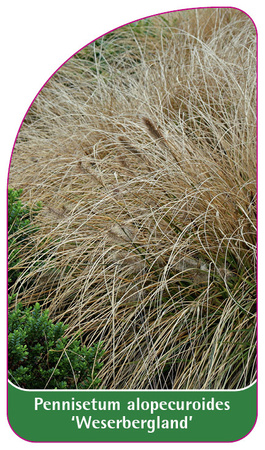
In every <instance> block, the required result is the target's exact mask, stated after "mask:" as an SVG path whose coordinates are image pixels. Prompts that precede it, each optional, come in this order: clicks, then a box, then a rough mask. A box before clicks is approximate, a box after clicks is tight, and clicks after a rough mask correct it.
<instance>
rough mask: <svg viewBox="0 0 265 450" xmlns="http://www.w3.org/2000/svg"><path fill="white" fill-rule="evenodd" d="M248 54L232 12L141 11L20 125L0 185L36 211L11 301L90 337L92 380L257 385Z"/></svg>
mask: <svg viewBox="0 0 265 450" xmlns="http://www.w3.org/2000/svg"><path fill="white" fill-rule="evenodd" d="M255 52H256V34H255V28H254V25H253V23H252V22H251V20H250V19H249V18H248V17H247V16H246V15H244V14H243V13H242V12H240V11H237V10H235V9H232V8H221V9H201V10H191V11H182V12H175V13H170V14H165V15H163V16H157V17H154V18H151V19H146V20H145V21H140V22H138V23H136V24H132V25H128V26H126V27H123V28H121V29H118V30H116V31H114V32H112V33H111V34H110V35H108V36H106V37H103V38H101V39H100V40H98V41H97V42H96V43H93V44H90V45H89V46H88V47H86V48H85V49H84V50H82V51H81V52H80V53H79V54H77V55H76V56H75V57H73V58H71V60H69V61H68V62H67V63H66V64H65V65H64V66H63V67H62V68H61V69H60V70H59V71H58V72H57V73H56V74H55V75H54V76H53V77H52V78H51V79H50V81H49V82H48V83H47V84H46V85H45V87H44V88H43V89H42V91H41V93H40V94H39V95H38V97H37V98H36V100H35V102H34V103H33V105H32V107H31V110H30V112H29V114H28V116H27V117H26V119H25V121H24V123H23V126H22V129H21V131H20V134H19V137H18V140H17V143H16V146H15V150H14V154H13V158H12V164H11V172H10V181H9V186H10V187H13V188H16V189H17V188H22V189H23V200H24V202H28V203H29V204H33V203H34V202H35V201H41V202H42V204H43V208H42V211H41V212H40V214H39V215H38V217H37V219H36V220H37V222H38V226H39V230H38V232H37V233H36V234H35V235H34V236H32V238H31V242H30V244H29V245H28V246H26V247H25V248H24V250H23V252H24V253H23V259H22V261H21V263H20V265H21V268H22V269H23V274H22V276H21V280H20V281H19V283H18V286H20V287H19V289H20V290H19V294H18V299H20V300H23V301H24V302H25V303H27V304H29V303H34V302H36V301H39V302H42V305H43V307H44V308H45V307H49V310H50V314H51V317H52V318H53V319H54V320H63V321H64V322H66V323H68V324H69V329H68V334H71V335H74V333H76V332H77V331H80V332H81V333H82V339H83V342H85V343H86V344H87V345H90V344H91V343H94V342H97V341H99V340H103V341H104V348H105V350H106V351H105V359H104V366H103V368H102V370H101V373H100V374H99V376H100V377H101V379H102V385H101V387H102V388H125V389H129V388H130V389H141V388H142V389H149V388H174V389H176V388H190V389H195V388H199V389H200V388H237V387H243V386H246V385H247V384H249V383H250V382H252V381H253V380H254V379H255V356H256V354H255V342H256V338H255V300H256V299H255V286H256V281H255V259H256V258H255V248H256V247H255V242H256V229H255V226H256V215H255V212H256V208H255V196H256V185H255V183H256V117H255V113H256V105H255V101H256V93H255V90H256V53H255ZM21 286H23V290H22V287H21Z"/></svg>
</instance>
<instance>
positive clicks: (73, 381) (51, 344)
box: [8, 303, 103, 389]
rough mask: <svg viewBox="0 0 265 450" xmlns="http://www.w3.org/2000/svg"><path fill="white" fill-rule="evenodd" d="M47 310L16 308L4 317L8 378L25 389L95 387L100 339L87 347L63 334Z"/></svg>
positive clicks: (19, 306) (61, 324) (20, 306)
mask: <svg viewBox="0 0 265 450" xmlns="http://www.w3.org/2000/svg"><path fill="white" fill-rule="evenodd" d="M48 314H49V312H48V310H45V311H44V312H41V307H40V305H39V303H36V304H35V306H34V308H32V307H28V308H23V307H22V305H21V304H20V303H19V304H18V306H17V308H16V309H15V310H13V311H12V312H10V313H9V319H8V333H9V334H8V349H9V351H8V367H9V379H10V381H12V382H13V383H14V384H16V385H17V386H19V387H21V388H25V389H46V388H47V389H55V388H57V389H74V388H79V389H88V388H94V389H95V388H96V387H97V386H98V384H99V383H100V379H99V378H97V374H98V371H99V369H100V368H101V367H102V363H101V362H100V359H101V357H102V355H103V350H102V343H101V342H100V343H98V344H95V345H93V346H92V347H90V348H87V347H85V346H82V345H81V344H80V340H79V339H76V340H74V341H72V340H71V341H70V340H68V339H67V338H66V337H63V335H64V332H65V330H66V328H67V326H66V325H64V324H63V323H62V322H59V323H56V324H54V323H52V321H51V320H50V319H49V318H48Z"/></svg>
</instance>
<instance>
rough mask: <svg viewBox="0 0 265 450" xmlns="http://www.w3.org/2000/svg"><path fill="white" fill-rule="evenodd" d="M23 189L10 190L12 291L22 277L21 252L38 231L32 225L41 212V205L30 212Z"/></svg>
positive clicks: (9, 218) (9, 234)
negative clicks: (21, 197) (19, 265)
mask: <svg viewBox="0 0 265 450" xmlns="http://www.w3.org/2000/svg"><path fill="white" fill-rule="evenodd" d="M21 194H22V189H19V190H14V189H8V289H9V290H10V289H11V288H12V286H13V285H14V283H15V282H16V280H17V279H18V277H19V275H20V271H19V270H18V269H17V265H18V263H19V262H20V260H21V258H20V252H21V247H22V246H23V244H25V243H26V241H28V238H29V236H30V234H31V233H33V232H34V231H35V230H36V227H34V226H33V225H32V223H31V220H32V218H33V217H34V216H35V215H36V214H37V213H38V212H39V210H40V208H41V204H40V203H37V204H36V206H35V207H34V208H33V209H32V210H30V208H29V207H28V206H25V205H23V204H22V202H21V200H20V196H21Z"/></svg>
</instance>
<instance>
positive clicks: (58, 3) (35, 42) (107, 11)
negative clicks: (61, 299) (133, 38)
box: [0, 0, 265, 450]
mask: <svg viewBox="0 0 265 450" xmlns="http://www.w3.org/2000/svg"><path fill="white" fill-rule="evenodd" d="M202 6H226V7H228V6H230V7H235V8H239V9H241V10H243V11H244V12H245V13H247V14H248V15H249V16H250V17H251V18H252V20H253V21H254V23H255V25H256V27H257V30H258V39H259V57H258V63H259V280H260V282H259V418H258V421H257V424H256V426H255V428H254V430H253V431H252V432H251V433H250V434H249V435H248V436H247V437H246V438H244V439H243V440H241V441H238V442H235V443H226V444H222V443H216V444H213V443H208V444H207V443H196V444H191V443H182V444H181V443H169V444H162V443H161V444H160V443H152V444H151V443H149V444H148V443H146V444H140V443H138V444H134V443H126V444H122V443H120V444H119V443H107V444H105V445H107V446H108V448H110V450H114V449H116V448H123V447H124V446H126V448H127V447H130V448H131V449H132V448H134V446H135V445H137V448H140V447H141V448H145V449H146V448H147V447H148V450H149V449H151V448H152V450H153V449H155V450H156V449H160V448H162V447H164V446H167V447H169V448H180V449H190V448H194V447H197V448H199V449H205V448H206V449H207V448H213V447H214V448H217V449H223V448H225V449H236V450H237V449H240V450H241V449H248V450H249V448H250V447H252V448H255V449H260V448H263V445H264V438H265V419H264V416H265V413H264V410H265V408H264V404H263V401H264V398H265V397H264V359H263V358H262V353H263V352H264V348H263V345H262V343H263V342H264V328H265V327H264V326H263V320H264V317H265V314H264V298H263V297H264V295H263V294H264V287H263V284H264V283H263V282H262V281H263V280H262V279H263V273H262V267H263V257H264V239H263V237H262V234H263V222H264V220H263V219H264V211H263V207H262V203H264V201H263V184H264V183H263V180H262V178H263V179H264V178H265V177H264V176H263V167H264V156H263V154H262V153H263V147H264V145H263V144H264V131H263V130H264V128H265V126H264V122H263V120H262V119H263V113H264V108H263V104H262V103H263V99H264V88H263V84H265V81H264V80H265V73H264V61H265V59H264V57H265V54H264V48H265V26H264V19H265V14H264V8H262V2H261V1H258V0H249V1H247V0H238V1H233V2H231V3H229V4H227V2H224V1H222V0H219V1H217V2H216V3H211V2H206V1H203V0H201V1H199V0H197V1H191V0H186V1H184V0H162V1H158V0H133V1H132V2H126V1H125V0H123V1H119V0H112V1H111V0H109V1H107V0H98V1H96V2H95V3H94V2H93V3H92V1H89V0H87V1H85V0H73V1H69V0H46V1H40V0H39V1H36V0H24V1H21V0H13V1H10V2H7V1H6V2H3V3H2V6H1V29H0V34H1V36H0V37H1V39H0V42H1V53H0V64H1V65H0V67H1V68H0V77H1V80H0V89H1V93H0V95H1V97H0V98H1V103H0V113H1V120H0V125H1V128H0V130H1V131H0V142H1V146H0V158H1V161H0V170H1V176H0V202H1V204H0V211H1V213H2V214H1V221H0V223H1V238H0V245H1V251H0V281H1V291H0V292H1V297H2V298H1V303H0V304H1V320H2V322H1V326H0V330H1V340H0V342H1V344H2V346H1V349H2V351H1V384H0V386H1V417H0V436H1V441H2V442H3V441H4V442H3V446H4V447H5V448H10V447H11V448H12V446H16V448H19V449H20V448H22V449H24V448H27V447H28V446H30V448H34V449H35V448H36V447H40V446H41V448H42V449H46V448H48V449H53V448H56V449H57V448H59V449H63V448H66V449H68V448H69V449H72V448H77V447H78V446H79V447H80V446H81V447H82V446H83V447H84V446H86V447H87V446H89V448H92V449H94V448H99V447H101V446H103V445H104V444H99V443H98V444H96V443H95V444H86V443H80V444H77V443H75V444H71V443H68V444H63V443H58V444H55V443H50V444H45V443H43V444H37V443H29V442H26V441H23V440H22V439H20V438H19V437H17V436H16V435H15V434H14V433H13V431H12V430H11V429H10V427H9V425H8V422H7V418H6V388H5V386H6V303H5V301H6V224H5V220H6V219H5V217H6V186H7V176H8V166H9V161H10V157H11V151H12V147H13V145H14V141H15V138H16V134H17V132H18V129H19V127H20V124H21V122H22V120H23V117H24V115H25V113H26V111H27V109H28V107H29V106H30V103H31V102H32V100H33V99H34V97H35V96H36V94H37V93H38V91H39V90H40V89H41V87H42V86H43V84H44V83H45V82H46V81H47V79H48V78H49V77H50V76H51V75H52V73H53V72H54V71H55V70H56V69H58V67H59V66H60V65H61V64H63V62H64V61H65V60H66V59H68V58H69V57H71V56H72V55H73V54H74V53H75V52H76V51H78V50H79V49H80V48H81V47H83V46H84V45H86V44H88V43H89V42H91V41H92V40H94V39H96V38H97V37H99V36H101V35H102V34H104V33H107V32H108V31H110V30H112V29H114V28H116V27H119V26H122V25H124V24H125V23H128V22H131V21H133V20H137V19H140V18H143V17H145V16H149V15H152V14H158V13H163V12H167V11H172V10H177V9H185V8H196V7H202ZM246 409H247V405H246ZM263 424H264V425H263Z"/></svg>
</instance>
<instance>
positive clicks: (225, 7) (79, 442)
mask: <svg viewBox="0 0 265 450" xmlns="http://www.w3.org/2000/svg"><path fill="white" fill-rule="evenodd" d="M213 8H219V9H235V10H237V11H241V12H242V13H243V14H245V15H246V16H247V17H249V19H250V20H251V21H252V23H253V25H254V27H255V30H256V39H257V40H256V51H257V63H256V68H257V75H256V84H257V93H256V101H257V106H256V110H257V119H258V30H257V27H256V25H255V23H254V21H253V20H252V18H251V17H250V16H249V14H247V13H246V12H245V11H243V10H242V9H240V8H235V7H233V6H203V7H198V8H184V9H176V10H172V11H166V12H162V13H157V14H152V15H150V16H145V17H142V18H141V19H136V20H133V21H131V22H128V23H125V24H124V25H120V26H119V27H116V28H113V29H112V30H109V31H108V32H107V33H104V34H102V35H101V36H98V37H97V38H96V39H93V40H92V41H91V42H89V43H88V44H86V45H84V46H83V47H81V48H80V49H79V50H78V51H76V52H75V53H73V55H72V56H70V58H67V59H66V61H65V62H64V63H63V64H61V65H60V66H59V67H58V69H56V70H55V71H54V72H53V74H52V75H51V76H50V77H49V78H48V80H47V81H46V82H45V83H44V85H43V86H42V87H41V89H40V90H39V91H38V93H37V94H36V95H35V97H34V99H33V100H32V102H31V103H30V105H29V107H28V109H27V111H26V113H25V115H24V117H23V119H22V122H21V124H20V127H19V129H18V132H17V134H16V137H15V141H14V145H13V148H12V152H11V156H10V161H9V165H8V176H7V192H6V211H7V212H8V184H9V172H10V166H11V161H12V155H13V151H14V147H15V145H16V141H17V138H18V135H19V133H20V129H21V127H22V125H23V122H24V120H25V118H26V115H27V114H28V112H29V110H30V108H31V106H32V104H33V103H34V101H35V100H36V98H37V96H38V95H39V93H40V92H41V91H42V89H43V88H44V86H45V85H46V84H47V83H48V81H49V80H50V79H51V78H52V77H53V75H55V73H56V72H58V70H59V69H60V68H61V67H62V66H63V65H64V64H65V63H67V61H69V60H70V59H71V58H72V57H73V56H74V55H76V54H77V53H79V52H80V51H81V50H83V49H84V48H85V47H87V46H88V45H90V44H92V43H93V42H95V41H97V40H98V39H100V38H101V37H103V36H105V35H106V34H109V33H111V32H112V31H115V30H117V29H119V28H122V27H124V26H126V25H129V24H131V23H134V22H138V21H139V20H144V19H148V18H150V17H155V16H160V15H163V14H169V13H173V12H178V11H190V10H194V9H213ZM256 129H257V138H256V158H257V168H258V120H257V126H256ZM256 183H257V191H258V169H257V170H256ZM257 198H258V192H257ZM6 217H7V228H6V229H7V232H8V214H6ZM257 217H258V207H257ZM257 229H258V228H257ZM257 243H258V233H257ZM6 256H7V264H6V271H7V292H8V239H7V244H6ZM257 260H258V245H257ZM256 292H257V299H258V273H257V288H256ZM257 318H258V302H257ZM6 321H7V323H8V299H7V312H6ZM7 330H8V326H7ZM257 344H258V320H257ZM6 346H7V353H6V354H7V356H6V361H7V362H6V367H7V374H6V380H7V383H6V391H7V395H6V414H7V421H8V424H9V426H10V428H11V430H12V431H13V432H14V434H16V435H17V436H18V437H19V438H20V439H22V440H23V441H25V442H32V443H58V444H59V443H65V444H67V443H73V444H75V443H77V444H82V443H102V444H108V443H127V442H128V443H165V444H170V443H183V444H185V443H187V444H188V443H192V444H196V443H206V444H208V443H214V444H215V443H232V442H239V441H241V440H242V439H244V438H245V437H247V436H248V435H249V434H250V433H251V431H252V430H253V429H254V427H255V425H256V423H257V420H258V345H257V394H256V404H257V409H256V411H257V414H256V420H255V423H254V425H253V427H252V428H251V430H250V431H249V432H248V433H247V434H246V435H245V436H243V437H242V438H240V439H237V440H236V441H29V440H28V439H24V438H22V437H21V436H19V435H18V434H17V433H16V432H15V430H13V428H12V426H11V424H10V422H9V418H8V341H7V343H6ZM136 391H137V390H136Z"/></svg>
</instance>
